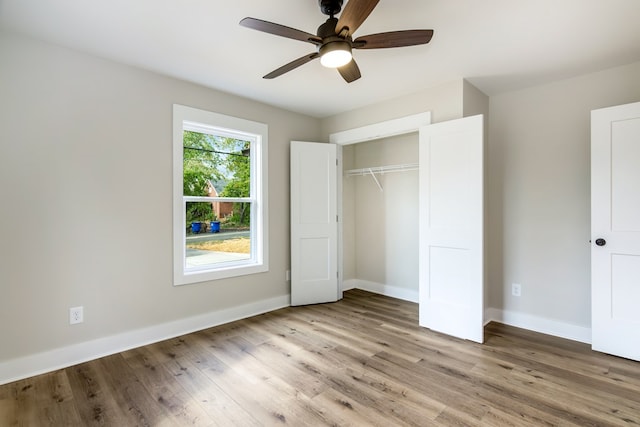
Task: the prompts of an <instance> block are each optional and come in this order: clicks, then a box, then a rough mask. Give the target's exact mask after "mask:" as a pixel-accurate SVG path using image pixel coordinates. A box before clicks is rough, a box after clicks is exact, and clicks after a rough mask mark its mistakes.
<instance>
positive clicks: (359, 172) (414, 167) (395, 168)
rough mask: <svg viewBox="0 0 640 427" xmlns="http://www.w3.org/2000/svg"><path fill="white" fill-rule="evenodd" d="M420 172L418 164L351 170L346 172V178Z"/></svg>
mask: <svg viewBox="0 0 640 427" xmlns="http://www.w3.org/2000/svg"><path fill="white" fill-rule="evenodd" d="M414 170H418V163H407V164H402V165H388V166H374V167H370V168H362V169H349V170H347V171H345V172H344V175H345V176H363V175H373V174H376V173H379V174H382V175H384V174H385V173H392V172H407V171H414Z"/></svg>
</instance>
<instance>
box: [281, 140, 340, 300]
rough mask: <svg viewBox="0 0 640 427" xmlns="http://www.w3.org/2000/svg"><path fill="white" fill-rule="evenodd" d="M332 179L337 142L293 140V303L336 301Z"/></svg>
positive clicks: (335, 189)
mask: <svg viewBox="0 0 640 427" xmlns="http://www.w3.org/2000/svg"><path fill="white" fill-rule="evenodd" d="M336 180H337V165H336V145H335V144H321V143H311V142H298V141H293V142H291V305H305V304H318V303H323V302H334V301H337V300H338V299H339V287H338V285H339V284H338V219H337V200H338V198H337V181H336Z"/></svg>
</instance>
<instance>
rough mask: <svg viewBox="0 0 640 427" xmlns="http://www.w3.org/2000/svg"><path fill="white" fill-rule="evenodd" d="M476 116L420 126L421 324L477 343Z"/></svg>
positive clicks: (479, 151) (479, 213) (479, 210)
mask: <svg viewBox="0 0 640 427" xmlns="http://www.w3.org/2000/svg"><path fill="white" fill-rule="evenodd" d="M483 152H484V148H483V117H482V116H481V115H480V116H473V117H467V118H463V119H459V120H452V121H448V122H443V123H436V124H433V125H430V126H425V127H422V128H420V154H419V158H420V178H419V180H420V212H419V215H420V218H419V229H420V244H419V251H420V252H419V260H420V261H419V262H420V265H419V280H420V297H419V298H420V308H419V311H420V313H419V314H420V325H421V326H424V327H427V328H429V329H433V330H435V331H439V332H443V333H445V334H448V335H453V336H456V337H458V338H464V339H468V340H472V341H476V342H479V343H482V342H483V341H484V332H483V327H484V323H483V322H484V260H483V253H484V250H483V239H484V235H483V232H484V225H483V223H484V215H483V210H484V204H483V198H484V196H483V188H484V186H483V174H484V172H483V161H484V160H483Z"/></svg>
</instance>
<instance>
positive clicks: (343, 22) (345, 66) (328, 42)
mask: <svg viewBox="0 0 640 427" xmlns="http://www.w3.org/2000/svg"><path fill="white" fill-rule="evenodd" d="M379 1H380V0H349V1H348V2H347V5H346V6H345V8H344V11H342V13H341V14H340V17H339V18H335V17H334V16H335V15H337V14H338V13H339V12H340V10H341V9H342V3H343V1H342V0H318V4H319V5H320V11H321V12H322V13H323V14H325V15H329V19H327V21H326V22H325V23H323V24H322V25H320V27H318V31H317V34H316V35H314V34H311V33H307V32H305V31H301V30H297V29H295V28H291V27H286V26H284V25H280V24H276V23H273V22H269V21H263V20H261V19H256V18H244V19H243V20H242V21H240V25H242V26H243V27H247V28H251V29H254V30H258V31H262V32H265V33H269V34H273V35H276V36H280V37H286V38H289V39H293V40H299V41H302V42H306V43H311V44H313V45H315V46H316V48H317V52H313V53H311V54H307V55H305V56H302V57H300V58H298V59H295V60H293V61H291V62H289V63H288V64H285V65H283V66H282V67H280V68H277V69H275V70H273V71H272V72H270V73H269V74H267V75H265V76H264V78H265V79H273V78H275V77H278V76H281V75H282V74H284V73H287V72H289V71H291V70H294V69H296V68H298V67H300V66H301V65H304V64H306V63H307V62H310V61H312V60H314V59H316V58H318V57H319V58H320V63H321V64H322V65H323V66H325V67H329V68H336V69H337V70H338V72H339V73H340V75H341V76H342V78H343V79H344V80H345V81H346V82H347V83H351V82H353V81H355V80H357V79H359V78H360V77H361V75H360V69H359V68H358V65H357V64H356V61H355V60H354V59H353V57H352V49H385V48H392V47H403V46H416V45H421V44H426V43H429V41H431V37H433V30H407V31H390V32H386V33H378V34H369V35H367V36H362V37H358V38H356V39H355V40H354V39H353V33H355V31H356V30H357V29H358V28H359V27H360V25H362V23H363V22H364V21H365V19H367V17H368V16H369V14H371V12H372V11H373V9H374V8H375V7H376V6H377V5H378V2H379Z"/></svg>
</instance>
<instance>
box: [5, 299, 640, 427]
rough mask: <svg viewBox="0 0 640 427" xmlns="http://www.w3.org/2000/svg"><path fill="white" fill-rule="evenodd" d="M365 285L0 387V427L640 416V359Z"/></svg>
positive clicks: (503, 421) (603, 422)
mask: <svg viewBox="0 0 640 427" xmlns="http://www.w3.org/2000/svg"><path fill="white" fill-rule="evenodd" d="M485 336H486V342H485V344H484V345H479V344H474V343H470V342H466V341H462V340H458V339H455V338H450V337H447V336H444V335H441V334H438V333H434V332H431V331H429V330H426V329H423V328H420V327H418V310H417V305H416V304H413V303H409V302H406V301H401V300H397V299H393V298H388V297H384V296H380V295H376V294H371V293H368V292H364V291H358V290H353V291H349V292H346V293H345V297H344V299H343V300H342V301H340V302H338V303H335V304H324V305H316V306H307V307H291V308H286V309H282V310H278V311H275V312H271V313H268V314H264V315H260V316H256V317H253V318H250V319H245V320H241V321H237V322H233V323H230V324H227V325H223V326H219V327H215V328H211V329H208V330H205V331H201V332H198V333H194V334H190V335H186V336H183V337H179V338H175V339H171V340H168V341H164V342H161V343H157V344H153V345H149V346H146V347H141V348H138V349H135V350H131V351H126V352H124V353H120V354H116V355H113V356H109V357H105V358H102V359H99V360H95V361H92V362H88V363H83V364H81V365H77V366H73V367H70V368H67V369H63V370H59V371H56V372H53V373H50V374H46V375H40V376H37V377H34V378H29V379H26V380H23V381H18V382H15V383H12V384H7V385H4V386H0V426H3V427H4V426H14V425H23V426H41V425H42V426H44V425H54V426H84V425H108V426H134V425H141V426H177V425H180V426H182V425H197V426H209V425H220V426H261V425H290V426H315V425H330V426H347V425H352V426H368V425H374V426H385V427H386V426H401V425H413V426H430V425H437V426H475V425H482V426H511V425H518V426H520V425H523V426H524V425H546V426H563V425H577V426H608V425H621V426H622V425H627V426H637V425H640V363H637V362H632V361H629V360H625V359H620V358H616V357H613V356H608V355H604V354H600V353H596V352H592V351H591V350H590V347H589V346H588V345H585V344H581V343H576V342H572V341H567V340H563V339H559V338H554V337H550V336H547V335H542V334H537V333H533V332H529V331H525V330H521V329H517V328H513V327H507V326H503V325H499V324H495V323H492V324H489V325H488V326H487V327H486V328H485Z"/></svg>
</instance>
